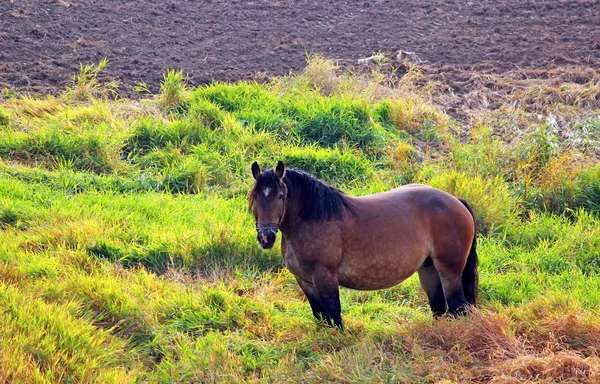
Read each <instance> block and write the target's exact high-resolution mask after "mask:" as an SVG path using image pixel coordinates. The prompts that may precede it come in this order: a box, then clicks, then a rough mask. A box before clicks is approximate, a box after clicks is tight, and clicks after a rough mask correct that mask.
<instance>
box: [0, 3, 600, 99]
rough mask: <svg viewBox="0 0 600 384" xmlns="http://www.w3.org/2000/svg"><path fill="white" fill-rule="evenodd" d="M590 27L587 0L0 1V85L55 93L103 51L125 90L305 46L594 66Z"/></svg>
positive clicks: (465, 63)
mask: <svg viewBox="0 0 600 384" xmlns="http://www.w3.org/2000/svg"><path fill="white" fill-rule="evenodd" d="M599 24H600V3H599V2H598V1H595V0H529V1H523V0H500V1H490V0H484V1H470V0H447V1H441V0H430V1H420V0H408V1H392V0H376V1H343V2H342V1H340V2H337V1H336V2H334V1H329V2H323V1H306V0H282V1H273V0H270V1H264V0H256V1H240V0H204V1H191V0H188V1H165V2H154V1H147V0H142V1H131V0H96V1H91V0H18V1H13V0H10V1H9V0H3V1H1V2H0V87H11V88H15V89H18V90H20V91H34V92H42V91H50V92H56V91H58V90H60V89H62V88H63V87H64V85H65V84H66V82H67V81H68V80H69V78H70V77H71V75H72V74H73V73H75V72H76V71H77V70H78V66H79V62H83V63H97V62H98V61H99V60H100V59H102V58H103V57H107V58H108V59H109V60H110V67H109V69H108V74H109V75H111V76H114V77H117V78H119V79H120V80H121V81H122V83H123V86H122V92H123V93H124V94H129V95H130V94H131V90H132V86H133V85H135V83H136V82H139V81H144V82H146V83H147V84H148V85H149V86H150V88H151V89H152V90H156V88H157V86H158V84H159V80H160V79H161V77H162V74H163V72H164V71H165V70H166V69H171V68H182V69H183V70H184V71H185V72H186V73H187V74H188V75H189V78H190V83H191V84H193V85H197V84H201V83H205V82H208V81H210V80H211V79H214V80H238V79H249V78H253V77H254V76H256V74H257V73H262V74H263V76H264V75H266V76H271V75H282V74H286V73H288V72H290V71H298V70H301V69H302V68H303V67H304V63H305V55H306V53H307V52H311V53H312V52H316V53H321V54H324V55H325V56H327V57H331V58H335V59H340V62H341V63H342V64H344V65H354V64H356V62H357V60H358V59H360V58H363V57H366V56H370V55H372V54H373V53H374V52H377V51H382V52H385V53H387V54H395V52H396V51H398V50H404V51H411V52H414V53H415V54H416V55H417V56H418V58H419V59H420V60H423V61H424V62H425V63H427V64H430V65H432V66H433V67H435V68H438V69H439V68H447V69H448V71H449V72H451V71H452V70H457V69H458V70H462V71H464V70H466V71H474V70H476V71H491V72H506V71H512V70H516V69H520V68H538V69H546V68H551V67H556V66H564V65H577V66H593V67H598V65H599V63H600V27H599V26H598V25H599Z"/></svg>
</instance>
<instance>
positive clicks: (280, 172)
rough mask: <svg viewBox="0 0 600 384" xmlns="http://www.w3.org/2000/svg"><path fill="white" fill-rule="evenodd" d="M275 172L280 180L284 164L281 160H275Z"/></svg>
mask: <svg viewBox="0 0 600 384" xmlns="http://www.w3.org/2000/svg"><path fill="white" fill-rule="evenodd" d="M275 174H276V175H277V177H278V178H279V179H280V180H281V179H283V176H284V175H285V165H283V161H278V162H277V168H275Z"/></svg>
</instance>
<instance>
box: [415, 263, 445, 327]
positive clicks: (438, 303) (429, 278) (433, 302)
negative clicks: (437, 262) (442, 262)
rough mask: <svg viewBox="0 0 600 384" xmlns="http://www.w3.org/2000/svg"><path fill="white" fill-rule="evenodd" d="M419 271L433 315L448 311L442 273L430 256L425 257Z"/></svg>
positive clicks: (440, 314)
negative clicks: (441, 278)
mask: <svg viewBox="0 0 600 384" xmlns="http://www.w3.org/2000/svg"><path fill="white" fill-rule="evenodd" d="M417 272H418V273H419V281H421V287H423V289H424V290H425V293H427V298H428V299H429V307H430V308H431V312H433V317H440V316H442V315H443V314H444V313H446V298H445V297H444V289H443V288H442V281H441V280H440V274H439V273H438V271H437V269H435V267H434V266H433V262H432V261H431V258H429V257H428V258H427V259H425V262H424V263H423V265H422V266H421V268H419V269H418V271H417Z"/></svg>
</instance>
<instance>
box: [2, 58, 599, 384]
mask: <svg viewBox="0 0 600 384" xmlns="http://www.w3.org/2000/svg"><path fill="white" fill-rule="evenodd" d="M105 64H106V63H104V64H102V63H101V66H99V67H96V66H82V70H81V73H80V74H79V75H78V76H76V77H75V78H74V83H73V85H72V86H71V87H69V88H68V89H67V90H66V91H65V92H64V94H62V95H60V97H56V98H54V97H50V96H48V97H38V98H30V97H21V96H19V97H14V98H9V99H6V100H3V101H1V105H0V159H1V160H0V328H1V329H2V330H3V332H0V381H3V382H4V381H13V382H65V383H66V382H99V383H105V382H164V383H172V382H311V383H312V382H314V383H317V382H422V383H430V382H431V383H433V382H484V381H489V380H490V379H491V378H496V379H497V380H499V381H502V380H505V381H508V380H511V379H514V380H517V379H520V380H531V381H543V382H545V381H552V380H580V381H583V382H594V381H596V380H597V379H599V375H600V356H599V354H598V351H597V346H598V344H599V343H600V321H598V320H597V318H598V308H599V304H600V289H598V287H600V240H598V239H600V217H599V212H600V165H599V163H598V161H597V159H598V158H600V157H599V156H598V155H599V154H600V153H599V152H598V145H597V143H598V140H599V137H598V132H599V131H598V126H600V125H599V124H598V121H599V119H598V117H597V114H596V117H590V114H593V111H594V109H593V107H590V106H589V105H588V104H586V105H585V106H583V107H582V109H581V110H580V111H579V112H580V113H581V116H582V118H581V119H577V118H573V117H572V115H570V116H571V117H569V119H571V120H569V121H571V123H570V124H571V125H570V126H568V127H567V128H566V130H565V131H564V132H556V130H555V129H554V128H552V125H551V124H549V123H548V122H547V121H549V120H548V119H545V120H544V119H539V117H533V116H531V119H523V121H524V122H528V123H523V124H522V125H520V126H519V127H518V130H517V131H515V132H517V133H513V134H511V135H506V136H503V135H502V134H500V133H501V132H507V131H506V129H507V128H506V127H507V126H511V124H512V120H511V119H512V116H507V117H506V120H502V117H498V116H497V115H494V114H493V113H492V112H490V113H489V114H486V113H487V112H489V111H485V112H486V113H481V112H482V111H470V113H472V114H473V115H477V118H474V119H472V121H473V123H465V122H461V121H456V120H454V119H453V118H452V117H450V116H448V115H446V114H445V113H444V112H443V110H444V108H443V106H441V105H437V104H435V103H434V101H432V100H433V99H432V98H431V97H430V96H431V89H430V88H427V89H425V88H423V89H421V88H420V87H421V85H420V84H423V81H422V78H419V79H418V80H419V81H416V82H415V83H414V84H409V83H408V82H409V80H410V78H408V79H407V78H404V79H401V80H400V81H391V80H390V82H389V83H388V85H387V86H386V85H382V84H380V83H368V82H366V80H365V78H361V77H356V76H352V75H350V74H347V73H341V72H340V69H339V68H338V67H337V66H336V65H335V64H334V63H332V62H330V61H327V60H325V59H323V58H318V57H313V58H312V59H311V61H310V62H309V63H308V65H307V69H306V70H305V71H304V72H303V73H302V74H299V75H296V76H291V77H287V78H282V79H275V80H274V81H272V82H271V83H269V84H258V83H254V82H250V83H248V82H239V83H235V84H229V83H213V84H209V85H205V86H201V87H198V88H188V86H187V85H186V84H185V77H184V75H183V73H182V72H175V71H171V72H169V73H168V74H167V75H166V76H165V78H164V79H163V81H162V86H161V91H160V93H159V94H158V95H149V96H147V98H146V99H144V100H141V101H131V100H126V99H118V100H113V99H111V98H110V97H109V96H110V95H111V92H112V90H114V83H111V82H106V81H104V80H103V78H102V76H101V69H102V67H103V66H104V65H105ZM411 73H413V72H411ZM409 75H410V74H409ZM409 75H407V76H409ZM413 75H414V73H413V74H412V75H410V76H413ZM392 80H393V79H392ZM365 82H366V83H365ZM365 84H366V85H365ZM389 84H392V85H389ZM381 87H387V88H385V89H382V88H381ZM419 92H421V93H419ZM381 95H383V96H381ZM526 96H527V102H528V103H538V104H536V105H537V106H538V107H539V106H540V104H539V103H542V102H544V100H546V99H543V100H537V101H536V100H533V99H532V97H533V96H532V94H527V95H526ZM596 107H597V106H596ZM541 110H544V109H541ZM539 111H540V109H539V108H538V109H536V111H535V113H536V114H538V113H540V112H539ZM595 111H597V109H596V110H595ZM559 112H560V111H559ZM559 112H556V111H554V113H559ZM521 113H522V114H524V115H523V116H529V115H527V114H528V113H529V112H527V111H525V110H524V111H521ZM570 113H572V111H570ZM481 116H483V117H481ZM536 119H537V120H538V121H541V122H540V123H539V124H537V123H532V121H536ZM461 127H462V128H461ZM463 128H464V131H462V129H463ZM511 129H512V128H511ZM513 131H514V130H513ZM280 159H281V160H283V161H285V162H286V164H287V165H288V166H293V167H297V168H300V169H303V170H306V171H308V172H310V173H313V174H315V175H316V176H318V177H319V178H321V179H323V180H325V181H327V182H329V183H331V184H333V185H335V186H337V187H340V188H342V189H344V190H346V191H348V192H349V193H350V194H352V195H363V194H368V193H374V192H378V191H382V190H387V189H390V188H393V187H396V186H399V185H401V184H405V183H408V182H422V183H427V184H430V185H433V186H436V187H439V188H442V189H445V190H447V191H449V192H451V193H453V194H455V195H457V196H459V197H462V198H466V199H467V200H468V201H469V202H470V203H471V205H472V206H473V207H474V210H475V212H476V218H477V223H478V226H479V229H480V237H479V248H478V252H479V255H480V259H481V264H480V297H481V306H480V308H479V310H478V311H476V312H474V313H472V314H471V315H470V316H469V317H467V318H464V319H442V320H440V321H433V320H432V319H431V318H430V317H431V316H430V313H429V309H428V306H427V301H426V297H425V294H424V293H423V291H422V289H421V288H420V286H419V283H418V279H417V278H416V277H415V276H413V277H411V278H410V279H408V280H407V281H406V282H404V283H402V284H401V285H398V286H396V287H394V288H391V289H388V290H382V291H376V292H359V291H350V290H342V295H341V300H342V307H343V316H344V318H345V321H346V325H347V331H346V332H345V333H340V332H339V331H337V330H336V329H332V328H328V327H326V326H324V325H323V324H319V323H317V322H316V321H315V320H314V319H313V318H312V314H311V310H310V307H309V305H308V303H307V302H306V300H305V299H304V297H303V294H302V292H301V291H300V289H299V287H298V286H297V284H296V282H295V280H294V278H293V276H292V275H291V274H290V272H289V271H287V270H286V269H285V268H284V267H283V263H282V260H281V256H280V254H279V249H278V247H279V245H276V246H275V249H274V250H272V251H263V250H262V249H260V247H259V246H258V244H257V241H256V238H255V231H254V223H253V221H252V218H251V216H250V215H249V214H248V212H247V193H248V191H249V189H250V187H251V185H252V181H253V179H252V176H251V172H250V164H251V163H252V162H253V161H254V160H257V161H259V163H260V164H261V165H262V166H264V167H268V166H273V165H274V164H276V161H277V160H280ZM573 367H575V368H573ZM444 380H446V381H444Z"/></svg>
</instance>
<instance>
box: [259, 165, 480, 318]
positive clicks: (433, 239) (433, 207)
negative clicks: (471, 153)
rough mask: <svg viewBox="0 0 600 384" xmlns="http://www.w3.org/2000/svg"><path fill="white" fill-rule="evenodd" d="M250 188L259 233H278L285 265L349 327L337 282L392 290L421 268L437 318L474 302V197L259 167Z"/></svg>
mask: <svg viewBox="0 0 600 384" xmlns="http://www.w3.org/2000/svg"><path fill="white" fill-rule="evenodd" d="M252 175H253V176H254V179H255V180H256V183H255V184H254V187H253V188H252V191H251V193H250V196H249V204H250V211H251V212H252V214H253V215H254V218H255V220H256V230H257V232H258V235H257V237H258V241H259V242H260V245H261V246H262V247H263V248H265V249H268V248H271V247H272V246H273V243H274V242H275V238H276V235H277V231H278V230H280V231H281V234H282V239H281V253H282V254H283V259H284V261H285V265H286V267H287V268H288V269H289V270H290V271H291V272H292V273H293V274H294V276H295V277H296V280H297V281H298V284H300V287H301V288H302V290H303V291H304V293H305V294H306V297H307V298H308V301H309V303H310V306H311V307H312V310H313V314H314V315H315V316H316V317H317V318H323V317H324V318H325V319H326V320H327V323H329V324H330V325H332V322H333V324H335V325H337V326H338V327H339V328H340V329H343V326H342V317H341V308H340V298H339V290H338V287H339V286H342V287H347V288H352V289H360V290H375V289H383V288H389V287H392V286H394V285H396V284H399V283H400V282H402V281H403V280H405V279H406V278H408V277H409V276H410V275H412V274H413V273H414V272H417V273H418V274H419V280H420V281H421V286H422V287H423V289H424V290H425V292H426V293H427V297H428V298H429V306H430V307H431V310H432V311H433V315H434V316H435V317H437V316H441V315H443V314H444V313H446V304H448V312H449V313H450V314H452V315H458V314H461V313H463V311H464V310H465V308H466V306H467V305H475V304H476V300H477V285H478V278H477V253H476V251H475V220H474V217H473V212H472V210H471V208H470V207H469V205H468V203H467V202H466V201H464V200H459V199H457V198H456V197H454V196H452V195H450V194H448V193H446V192H443V191H441V190H439V189H435V188H432V187H428V186H425V185H420V184H411V185H406V186H402V187H400V188H396V189H394V190H391V191H387V192H382V193H377V194H374V195H369V196H363V197H350V196H347V195H346V194H344V193H343V192H342V191H340V190H339V189H337V188H334V187H331V186H329V185H326V184H325V183H323V182H321V181H320V180H318V179H316V178H315V177H314V176H311V175H309V174H308V173H305V172H302V171H299V170H295V169H287V170H286V169H285V166H284V164H283V163H282V162H281V161H280V162H279V163H278V164H277V167H276V169H275V170H273V169H268V170H265V171H262V172H261V170H260V167H259V166H258V164H257V163H256V162H254V163H253V164H252Z"/></svg>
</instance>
